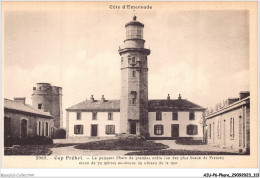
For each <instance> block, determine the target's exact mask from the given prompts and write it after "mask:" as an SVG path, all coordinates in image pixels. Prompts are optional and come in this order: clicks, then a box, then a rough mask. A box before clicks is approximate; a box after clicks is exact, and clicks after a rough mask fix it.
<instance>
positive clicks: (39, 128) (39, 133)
mask: <svg viewBox="0 0 260 178" xmlns="http://www.w3.org/2000/svg"><path fill="white" fill-rule="evenodd" d="M41 125H42V124H41V121H39V123H38V135H39V136H41V129H42V128H41Z"/></svg>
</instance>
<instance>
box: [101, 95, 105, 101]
mask: <svg viewBox="0 0 260 178" xmlns="http://www.w3.org/2000/svg"><path fill="white" fill-rule="evenodd" d="M101 102H102V103H104V102H105V97H104V95H102V97H101Z"/></svg>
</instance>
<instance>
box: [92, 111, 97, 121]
mask: <svg viewBox="0 0 260 178" xmlns="http://www.w3.org/2000/svg"><path fill="white" fill-rule="evenodd" d="M92 120H97V113H96V112H93V113H92Z"/></svg>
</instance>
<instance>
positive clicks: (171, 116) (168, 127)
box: [66, 96, 204, 139]
mask: <svg viewBox="0 0 260 178" xmlns="http://www.w3.org/2000/svg"><path fill="white" fill-rule="evenodd" d="M66 111H67V121H66V123H67V138H76V137H78V138H80V137H82V138H83V137H111V136H115V134H119V133H122V130H121V127H120V101H119V100H105V98H104V96H102V98H101V100H95V99H94V98H93V96H91V98H90V100H85V101H83V102H81V103H79V104H76V105H74V106H72V107H70V108H68V109H66ZM203 112H204V108H202V107H201V106H198V105H196V104H194V103H192V102H190V101H188V100H186V99H182V98H181V97H180V96H179V98H178V99H175V100H173V99H170V97H169V96H168V98H167V99H166V100H149V101H148V128H149V137H150V138H155V139H177V138H192V139H202V137H203V127H202V125H201V123H202V119H203V117H202V116H203ZM139 129H140V128H139V127H138V125H136V127H131V130H129V133H130V134H139V133H140V132H139Z"/></svg>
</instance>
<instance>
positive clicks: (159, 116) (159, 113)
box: [156, 112, 162, 121]
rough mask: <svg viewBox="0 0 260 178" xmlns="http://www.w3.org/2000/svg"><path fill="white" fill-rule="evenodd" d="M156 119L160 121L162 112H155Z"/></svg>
mask: <svg viewBox="0 0 260 178" xmlns="http://www.w3.org/2000/svg"><path fill="white" fill-rule="evenodd" d="M156 120H157V121H161V120H162V112H156Z"/></svg>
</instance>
